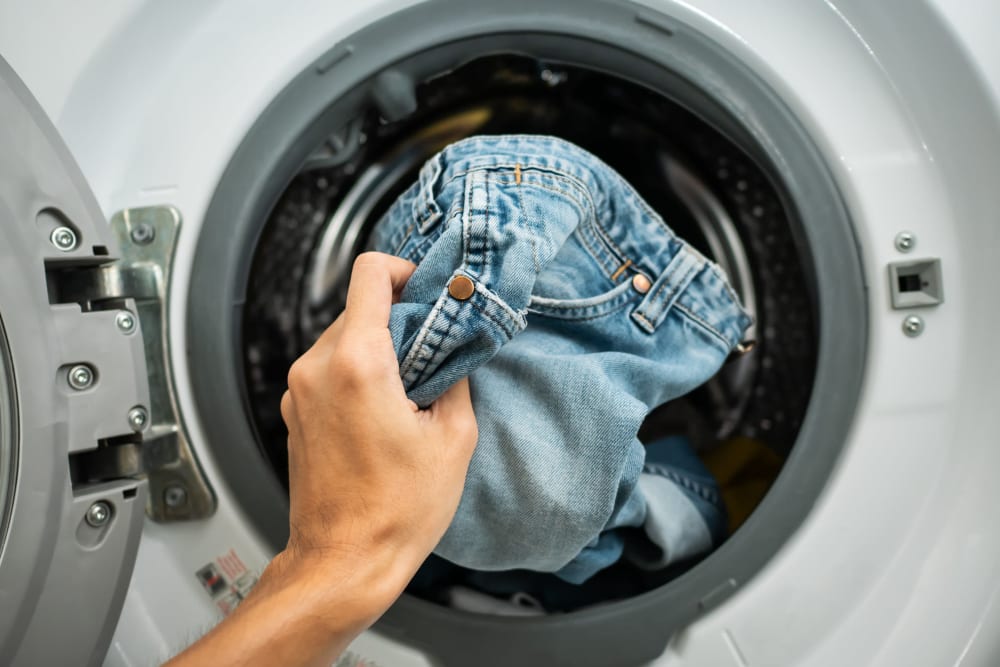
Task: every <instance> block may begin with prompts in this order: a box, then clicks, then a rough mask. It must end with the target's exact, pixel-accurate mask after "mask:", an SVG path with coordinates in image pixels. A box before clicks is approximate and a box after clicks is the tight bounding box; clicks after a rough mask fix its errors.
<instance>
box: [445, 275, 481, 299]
mask: <svg viewBox="0 0 1000 667" xmlns="http://www.w3.org/2000/svg"><path fill="white" fill-rule="evenodd" d="M475 291H476V286H475V285H474V284H473V283H472V280H470V279H469V278H468V277H466V276H455V277H454V278H452V280H451V282H450V283H449V284H448V294H450V295H451V296H452V297H453V298H455V299H458V300H459V301H465V300H466V299H468V298H469V297H470V296H472V295H473V294H474V293H475Z"/></svg>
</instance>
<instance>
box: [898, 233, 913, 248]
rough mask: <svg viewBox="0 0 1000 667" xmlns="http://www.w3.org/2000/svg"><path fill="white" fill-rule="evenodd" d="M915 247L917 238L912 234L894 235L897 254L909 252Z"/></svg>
mask: <svg viewBox="0 0 1000 667" xmlns="http://www.w3.org/2000/svg"><path fill="white" fill-rule="evenodd" d="M916 245H917V237H916V236H915V235H914V234H913V232H900V233H898V234H896V250H898V251H899V252H910V251H911V250H913V248H914V246H916Z"/></svg>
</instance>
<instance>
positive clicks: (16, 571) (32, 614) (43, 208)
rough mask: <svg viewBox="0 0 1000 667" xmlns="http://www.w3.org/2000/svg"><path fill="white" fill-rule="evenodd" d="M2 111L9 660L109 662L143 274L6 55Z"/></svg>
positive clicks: (131, 456)
mask: <svg viewBox="0 0 1000 667" xmlns="http://www.w3.org/2000/svg"><path fill="white" fill-rule="evenodd" d="M0 119H2V122H0V239H2V240H0V549H2V551H0V657H2V658H0V659H2V661H3V662H4V663H6V664H12V663H13V664H25V665H29V664H30V665H60V664H61V665H68V664H79V665H83V664H87V665H97V664H100V663H101V662H102V661H103V660H104V656H105V653H106V651H107V647H108V645H109V643H110V641H111V637H112V633H113V632H114V629H115V626H116V624H117V622H118V615H119V613H120V610H121V606H122V602H123V600H124V597H125V591H126V589H127V587H128V582H129V579H130V577H131V574H132V567H133V563H134V559H135V554H136V549H137V547H138V544H139V535H140V531H141V528H142V520H143V513H144V512H143V508H144V505H145V500H146V483H145V482H144V481H139V480H138V479H137V478H136V477H135V475H136V474H137V473H138V472H139V467H140V466H141V456H140V451H139V445H138V443H139V441H140V435H139V433H140V432H141V431H142V430H143V429H144V428H145V427H146V425H147V424H148V423H149V410H148V406H149V395H148V394H149V392H148V384H147V378H146V365H145V361H144V355H143V342H142V336H141V332H140V331H139V325H138V321H139V320H138V316H137V310H136V301H135V300H134V299H133V298H131V296H130V295H129V294H128V292H129V290H130V289H132V288H137V287H138V285H136V284H135V283H134V281H133V280H132V279H131V278H130V277H129V276H128V275H126V274H125V273H123V272H122V271H120V270H118V269H117V267H116V265H115V264H114V263H113V262H114V260H115V259H116V255H117V245H116V241H115V239H113V238H111V234H110V233H109V231H108V226H107V223H106V222H105V221H104V219H103V216H102V215H101V212H100V209H99V208H98V206H97V202H96V200H95V199H94V197H93V195H92V194H91V192H90V191H89V189H88V187H87V184H86V183H85V182H84V179H83V176H82V174H81V173H80V171H79V169H78V168H77V166H76V164H75V163H74V162H73V159H72V158H71V156H70V154H69V151H68V150H67V149H66V147H65V145H64V144H63V142H62V141H61V139H60V138H59V136H58V135H57V133H56V131H55V128H54V127H53V126H52V124H51V123H50V122H49V120H48V119H47V117H46V116H45V114H44V112H43V111H42V109H41V107H40V106H39V105H38V104H37V103H36V102H35V100H34V99H33V98H32V97H31V95H30V93H29V92H28V90H27V88H25V86H24V85H23V84H22V83H21V81H20V80H19V79H18V78H17V77H16V75H15V74H14V73H13V71H12V70H11V69H10V68H9V67H8V65H7V64H6V62H5V61H3V60H2V59H0ZM133 277H134V276H133ZM135 293H136V294H138V291H137V292H135Z"/></svg>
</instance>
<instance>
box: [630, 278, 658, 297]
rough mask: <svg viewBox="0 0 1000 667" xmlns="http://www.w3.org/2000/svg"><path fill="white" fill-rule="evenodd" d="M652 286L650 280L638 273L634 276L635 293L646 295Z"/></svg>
mask: <svg viewBox="0 0 1000 667" xmlns="http://www.w3.org/2000/svg"><path fill="white" fill-rule="evenodd" d="M652 286H653V284H652V283H651V282H649V278H647V277H646V276H644V275H642V274H641V273H637V274H635V275H634V276H632V287H633V288H635V291H636V292H638V293H639V294H645V293H646V292H648V291H649V288H650V287H652Z"/></svg>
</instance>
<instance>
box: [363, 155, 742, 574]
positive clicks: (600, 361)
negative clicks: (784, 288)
mask: <svg viewBox="0 0 1000 667" xmlns="http://www.w3.org/2000/svg"><path fill="white" fill-rule="evenodd" d="M372 247H373V248H374V249H375V250H379V251H382V252H388V253H391V254H394V255H398V256H400V257H404V258H406V259H409V260H411V261H413V262H415V263H417V264H418V267H417V270H416V271H415V272H414V274H413V276H412V277H411V278H410V280H409V282H408V283H407V285H406V287H405V289H404V290H403V293H402V298H401V300H400V303H398V304H395V305H394V306H393V307H392V315H391V319H390V323H389V329H390V332H391V334H392V340H393V344H394V346H395V349H396V352H397V355H398V358H399V362H400V375H401V377H402V379H403V382H404V385H405V387H406V390H407V393H408V395H409V396H410V398H412V399H413V400H414V401H415V402H416V403H417V404H418V405H421V406H426V405H429V404H430V403H431V402H433V401H434V399H435V398H437V397H438V396H439V395H440V394H441V393H442V392H444V391H445V390H446V389H447V388H448V387H449V386H451V385H452V384H453V383H455V382H456V381H458V380H459V379H461V378H462V377H465V376H470V378H471V388H472V399H473V405H474V408H475V412H476V416H477V419H478V422H479V434H480V436H479V444H478V446H477V448H476V452H475V455H474V456H473V458H472V464H471V466H470V468H469V475H468V478H467V481H466V485H465V489H464V493H463V496H462V501H461V504H460V506H459V509H458V513H457V514H456V516H455V519H454V520H453V522H452V524H451V526H450V528H449V529H448V531H447V533H446V534H445V536H444V538H443V539H442V540H441V542H440V544H439V545H438V546H437V549H436V550H435V553H437V554H438V555H440V556H442V557H443V558H445V559H447V560H449V561H452V562H454V563H457V564H459V565H462V566H465V567H468V568H472V569H476V570H487V571H491V570H512V569H527V570H534V571H540V572H555V573H556V574H557V575H558V576H560V577H562V578H563V579H565V580H566V581H569V582H573V583H579V582H583V581H585V580H586V579H588V578H589V577H590V576H592V575H593V574H594V573H596V572H597V571H599V570H601V569H602V568H604V567H607V566H608V565H610V564H611V563H613V562H615V561H617V560H618V559H620V558H621V557H622V554H623V551H624V548H625V540H624V537H623V534H622V531H621V530H619V529H624V528H642V529H643V531H644V534H645V535H646V537H647V538H648V542H649V544H648V546H649V548H647V549H638V550H635V553H633V550H632V549H631V548H630V550H629V557H630V558H633V559H634V560H636V562H638V563H640V564H641V565H642V566H644V567H651V568H658V567H663V566H666V565H667V564H670V563H675V562H678V561H680V560H684V559H687V558H690V557H693V556H696V555H698V554H701V553H704V552H705V551H707V550H709V549H711V548H712V546H713V545H714V544H715V543H716V542H717V541H718V539H719V537H720V534H721V530H722V528H721V527H722V526H723V525H724V520H723V518H722V516H723V513H722V510H721V505H720V504H719V503H718V494H717V492H716V491H715V490H714V483H713V482H712V480H711V477H710V476H709V475H708V473H707V472H706V471H705V470H704V468H703V467H702V466H701V464H700V462H698V460H697V458H696V457H695V456H694V455H693V454H692V453H690V452H686V453H680V454H678V452H677V451H673V452H668V453H666V454H662V453H661V455H660V456H654V455H653V454H654V452H650V455H649V456H648V457H647V449H646V447H645V446H644V445H643V444H642V443H641V442H640V441H639V440H638V438H637V437H636V433H637V431H638V429H639V426H640V424H641V422H642V421H643V418H644V417H645V416H646V415H647V413H648V412H649V411H650V410H651V409H652V408H654V407H656V406H658V405H660V404H662V403H665V402H666V401H669V400H671V399H674V398H677V397H679V396H681V395H683V394H685V393H687V392H689V391H691V390H692V389H694V388H695V387H697V386H698V385H700V384H702V383H703V382H705V381H706V380H708V379H709V378H710V377H711V376H712V375H713V374H715V373H716V372H717V371H718V370H719V368H720V367H721V365H722V363H723V362H724V360H725V359H726V357H727V356H728V354H729V353H730V351H731V350H732V349H733V348H734V347H735V346H736V345H737V344H738V343H739V342H740V340H741V339H742V336H743V333H744V331H745V330H746V328H747V327H748V326H749V324H750V318H749V317H748V316H747V315H746V313H745V312H744V311H743V309H742V308H741V307H740V305H739V302H738V299H737V298H736V297H735V295H734V294H733V292H732V290H731V289H730V287H729V286H728V284H727V281H726V279H725V277H724V276H723V274H722V272H721V271H720V269H719V268H718V267H717V266H716V265H714V264H713V263H711V262H709V261H707V260H706V259H705V258H704V257H702V256H701V255H700V254H699V253H698V252H697V251H695V250H694V249H693V248H691V247H690V246H688V245H687V244H686V243H685V242H684V241H683V240H682V239H680V238H678V237H677V236H676V235H675V234H674V233H673V232H671V230H670V229H669V228H668V227H667V225H666V224H665V223H664V222H663V220H662V219H661V218H660V217H659V216H658V215H657V214H656V213H655V212H654V211H653V210H652V209H650V208H649V206H648V205H647V204H646V203H645V202H644V201H643V200H642V199H641V198H640V197H639V195H638V194H637V193H636V192H635V190H633V188H632V187H631V186H630V185H629V184H628V183H626V182H625V181H624V179H622V178H621V176H619V175H618V174H617V172H615V171H613V170H612V169H611V168H610V167H608V166H607V165H606V164H604V163H603V162H601V161H600V160H599V159H597V158H596V157H595V156H593V155H591V154H589V153H587V152H586V151H584V150H582V149H580V148H578V147H576V146H574V145H572V144H569V143H567V142H565V141H562V140H560V139H556V138H552V137H534V136H481V137H473V138H471V139H466V140H464V141H461V142H458V143H456V144H453V145H451V146H449V147H447V148H446V149H444V150H443V151H442V152H440V153H439V154H438V155H436V156H435V157H433V158H431V159H430V160H429V161H428V162H427V163H426V164H425V165H424V166H423V168H422V170H421V172H420V176H419V180H418V182H417V183H415V184H414V185H413V186H412V187H411V188H410V189H409V190H407V191H406V192H405V193H404V194H403V195H401V196H400V198H399V199H398V200H397V201H396V202H395V204H394V205H393V206H392V207H391V209H390V210H389V211H388V212H387V213H386V215H385V216H384V218H383V219H382V220H381V221H380V222H379V224H378V226H377V227H376V230H375V232H374V235H373V241H372ZM459 276H464V278H458V277H459ZM636 276H641V277H639V278H636ZM456 278H458V279H459V281H460V282H464V281H465V279H469V280H471V282H472V285H473V286H474V291H473V292H472V294H471V296H470V297H469V298H466V299H464V300H463V299H461V298H456V297H455V296H452V293H451V292H452V291H455V292H456V293H459V294H460V292H459V291H457V290H450V289H449V286H450V285H451V283H452V281H453V280H455V279H456ZM644 281H645V284H643V283H644ZM464 284H466V285H467V284H468V283H467V282H466V283H464ZM644 288H648V289H644ZM678 461H680V462H681V463H680V464H679V463H678Z"/></svg>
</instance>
